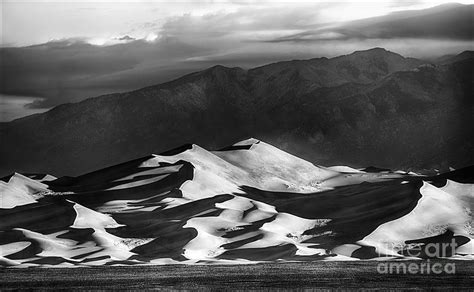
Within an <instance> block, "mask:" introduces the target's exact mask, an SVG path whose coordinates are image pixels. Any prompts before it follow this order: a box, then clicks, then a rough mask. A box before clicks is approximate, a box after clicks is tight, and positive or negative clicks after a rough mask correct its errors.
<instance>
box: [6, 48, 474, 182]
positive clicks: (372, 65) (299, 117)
mask: <svg viewBox="0 0 474 292" xmlns="http://www.w3.org/2000/svg"><path fill="white" fill-rule="evenodd" d="M472 55H473V54H472V52H464V53H461V54H460V55H456V56H445V57H443V58H442V59H440V60H436V61H430V62H428V61H424V60H419V59H414V58H406V57H403V56H401V55H399V54H396V53H394V52H390V51H387V50H385V49H382V48H374V49H370V50H366V51H356V52H354V53H352V54H349V55H343V56H339V57H335V58H330V59H328V58H316V59H309V60H292V61H284V62H278V63H273V64H269V65H265V66H262V67H257V68H253V69H249V70H244V69H241V68H228V67H224V66H214V67H211V68H209V69H206V70H203V71H199V72H195V73H191V74H188V75H185V76H183V77H181V78H178V79H176V80H173V81H170V82H166V83H162V84H159V85H155V86H150V87H146V88H142V89H139V90H135V91H131V92H126V93H115V94H108V95H103V96H99V97H95V98H90V99H87V100H84V101H82V102H78V103H71V104H63V105H60V106H57V107H55V108H53V109H51V110H49V111H48V112H45V113H42V114H35V115H32V116H28V117H25V118H21V119H17V120H14V121H12V122H8V123H1V124H0V137H1V139H2V143H1V144H0V174H3V175H6V174H8V173H11V172H13V171H18V172H27V173H28V172H42V173H51V174H54V175H57V174H62V175H63V174H67V175H78V174H80V173H84V172H88V171H92V170H94V169H98V168H101V167H104V166H107V165H113V164H116V163H118V162H121V161H128V160H131V159H134V158H136V157H142V156H145V155H148V154H149V153H161V152H163V151H165V150H166V149H170V148H173V147H176V145H182V144H186V143H197V144H199V145H202V146H203V147H205V148H209V149H219V148H222V147H223V146H225V145H230V144H232V143H233V142H235V141H238V140H242V139H245V138H248V137H259V138H260V139H263V140H265V141H267V142H269V143H271V144H272V145H275V146H277V147H279V148H281V149H283V150H285V151H288V152H290V153H293V154H295V155H298V156H300V157H302V158H304V159H306V160H308V161H311V162H314V163H318V164H324V165H340V164H344V165H351V166H353V167H365V166H371V165H374V166H378V167H384V168H390V169H404V170H417V171H419V170H423V169H434V168H437V169H442V170H448V169H449V167H454V168H460V167H465V166H469V165H472V164H473V163H474V157H473V156H472V153H473V151H474V136H473V135H472V133H473V125H474V114H473V113H474V106H473V105H474V102H473V98H472V83H473V79H472V76H473V72H472V69H473V58H472Z"/></svg>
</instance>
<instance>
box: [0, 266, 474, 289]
mask: <svg viewBox="0 0 474 292" xmlns="http://www.w3.org/2000/svg"><path fill="white" fill-rule="evenodd" d="M437 262H439V263H441V264H443V265H445V264H446V263H448V262H447V261H430V264H431V265H433V264H434V263H437ZM381 263H382V264H388V263H393V261H392V262H378V261H377V262H375V261H353V262H306V263H288V262H285V263H265V264H252V265H194V266H189V265H188V266H185V265H168V266H120V267H112V266H110V267H92V268H82V267H81V268H22V269H16V268H4V269H0V290H10V289H12V290H16V289H35V290H50V289H51V290H62V289H64V290H71V289H85V290H104V289H122V290H123V289H125V290H128V289H134V290H135V289H139V290H142V289H164V290H168V289H172V290H215V291H221V290H273V289H285V290H287V289H294V290H306V289H309V290H312V289H323V290H325V289H337V288H342V289H344V290H360V289H364V290H365V289H381V288H382V289H384V288H387V289H402V290H415V291H416V290H439V291H446V290H453V291H463V290H465V291H472V290H473V289H474V263H473V262H471V261H454V263H455V265H456V273H455V274H447V273H441V274H434V273H433V272H431V273H430V274H427V273H426V272H425V273H424V274H421V273H418V274H397V273H392V274H380V273H378V272H377V266H378V265H379V264H381ZM397 263H400V262H397ZM403 263H406V264H409V263H411V262H409V261H403ZM413 263H417V264H418V265H419V264H420V263H422V261H413ZM449 263H453V262H452V261H450V262H449Z"/></svg>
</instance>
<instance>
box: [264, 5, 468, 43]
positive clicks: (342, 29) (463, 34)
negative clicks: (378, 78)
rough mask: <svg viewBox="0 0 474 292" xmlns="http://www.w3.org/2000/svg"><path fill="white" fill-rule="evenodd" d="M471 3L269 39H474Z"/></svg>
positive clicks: (399, 13) (395, 13)
mask: <svg viewBox="0 0 474 292" xmlns="http://www.w3.org/2000/svg"><path fill="white" fill-rule="evenodd" d="M472 15H474V5H461V4H447V5H441V6H437V7H433V8H429V9H424V10H412V11H402V12H394V13H391V14H389V15H385V16H380V17H374V18H368V19H362V20H355V21H351V22H347V23H343V24H339V25H333V26H332V27H328V28H322V29H312V30H306V31H303V32H300V33H296V34H292V35H287V36H283V37H280V38H275V39H271V40H269V41H270V42H317V41H321V40H328V39H339V40H350V39H402V38H405V39H407V38H419V39H440V40H456V41H472V40H474V27H473V26H472Z"/></svg>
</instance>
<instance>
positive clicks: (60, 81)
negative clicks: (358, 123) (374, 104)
mask: <svg viewBox="0 0 474 292" xmlns="http://www.w3.org/2000/svg"><path fill="white" fill-rule="evenodd" d="M1 1H2V5H1V10H2V11H1V13H2V21H1V22H0V25H1V29H0V33H1V35H0V40H1V47H2V49H0V52H1V57H2V62H1V63H0V67H1V68H0V69H1V73H2V77H1V78H2V85H1V88H0V99H1V100H0V105H1V106H2V109H1V111H0V121H9V120H12V119H14V118H18V117H21V116H25V115H28V114H31V113H36V112H41V111H45V110H47V109H49V108H51V107H53V106H56V105H58V104H62V103H66V102H77V101H80V100H83V99H84V98H88V97H93V96H97V95H101V94H107V93H113V92H122V91H127V90H132V89H137V88H140V87H144V86H147V85H153V84H157V83H161V82H164V81H168V80H171V79H173V78H176V77H179V76H180V75H182V74H185V73H189V72H191V71H196V70H201V69H204V68H206V67H209V66H212V65H216V64H223V65H226V66H240V67H244V68H249V67H254V66H258V65H263V64H266V63H270V62H275V61H279V60H288V59H305V58H312V57H321V56H326V57H333V56H336V55H340V54H347V53H350V52H352V51H355V50H360V49H369V48H372V47H384V48H387V49H389V50H392V51H395V52H397V53H400V54H403V55H406V56H413V57H423V58H433V57H436V56H441V55H443V54H454V53H460V52H461V51H463V50H468V49H471V50H472V49H473V35H472V11H473V10H472V6H461V7H459V6H456V5H444V6H441V8H440V9H438V10H439V11H438V10H430V12H429V13H428V15H426V14H427V13H425V12H424V11H425V9H430V8H431V7H434V6H437V5H441V4H446V3H449V2H446V1H437V0H434V1H423V0H420V1H418V0H414V1H331V2H329V1H275V0H272V1H250V0H248V1H153V2H151V1H138V0H136V1H130V0H129V1H120V0H119V1H117V0H114V1H105V0H101V1H100V0H99V1H98V0H96V1H43V0H36V1H32V0H30V1H24V0H15V1H13V0H1ZM457 3H462V4H473V3H474V0H471V1H458V2H457ZM432 9H434V8H432ZM450 9H451V10H450ZM450 11H451V12H450ZM437 13H438V14H437ZM439 13H441V14H439ZM407 16H409V17H411V18H410V19H408V20H406V21H405V20H403V19H405V18H406V17H407Z"/></svg>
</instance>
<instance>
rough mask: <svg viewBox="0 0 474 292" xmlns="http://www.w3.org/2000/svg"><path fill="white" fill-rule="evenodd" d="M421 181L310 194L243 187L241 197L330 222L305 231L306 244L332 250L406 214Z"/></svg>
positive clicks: (415, 199)
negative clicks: (306, 236) (307, 237)
mask: <svg viewBox="0 0 474 292" xmlns="http://www.w3.org/2000/svg"><path fill="white" fill-rule="evenodd" d="M421 186H422V181H421V180H418V181H412V182H409V183H405V184H400V183H399V182H382V183H362V184H358V185H350V186H344V187H339V188H336V189H334V190H330V191H325V192H320V193H311V194H299V193H285V192H270V191H264V190H259V189H256V188H252V187H248V186H243V187H241V189H242V190H243V191H245V194H244V195H243V196H245V197H248V198H250V199H253V200H258V201H261V202H264V203H267V204H270V205H273V206H275V208H276V210H277V211H278V212H284V213H290V214H293V215H296V216H299V217H302V218H306V219H330V220H331V221H329V222H328V223H327V224H325V225H322V226H317V227H314V228H313V229H310V230H307V231H305V232H304V235H312V238H310V239H308V240H306V241H305V242H306V243H317V245H314V246H313V247H316V248H324V249H328V250H330V249H332V248H334V247H335V246H338V245H341V244H345V243H353V242H356V241H358V240H361V239H362V238H364V237H365V236H367V235H369V234H370V233H371V232H372V231H374V230H375V229H376V228H377V227H378V226H379V225H381V224H383V223H385V222H388V221H391V220H394V219H397V218H400V217H402V216H404V215H406V214H408V213H409V212H410V211H411V210H413V208H414V207H415V206H416V204H417V202H418V200H419V199H420V198H421V194H420V192H419V189H420V187H421Z"/></svg>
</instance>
